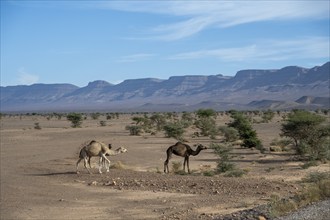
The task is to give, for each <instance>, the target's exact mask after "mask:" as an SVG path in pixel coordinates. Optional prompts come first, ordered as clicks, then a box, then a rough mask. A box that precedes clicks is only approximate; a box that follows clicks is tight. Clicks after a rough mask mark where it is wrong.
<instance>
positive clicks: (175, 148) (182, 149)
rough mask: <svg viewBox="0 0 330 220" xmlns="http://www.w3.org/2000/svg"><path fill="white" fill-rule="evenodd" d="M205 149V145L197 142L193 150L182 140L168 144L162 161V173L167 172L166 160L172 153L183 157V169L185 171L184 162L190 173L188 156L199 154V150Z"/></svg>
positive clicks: (167, 160)
mask: <svg viewBox="0 0 330 220" xmlns="http://www.w3.org/2000/svg"><path fill="white" fill-rule="evenodd" d="M205 149H207V147H205V146H203V145H201V144H197V148H196V150H195V151H194V150H193V149H191V147H190V146H189V145H188V144H184V143H182V142H177V143H176V144H174V145H172V146H170V147H169V148H168V149H167V151H166V154H167V158H166V160H165V162H164V173H166V171H167V173H168V172H169V169H168V162H169V160H170V159H171V156H172V154H175V155H177V156H180V157H184V162H183V171H186V164H187V167H188V173H190V169H189V156H190V155H192V156H196V155H198V154H199V152H201V150H205Z"/></svg>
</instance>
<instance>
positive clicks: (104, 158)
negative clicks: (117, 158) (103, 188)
mask: <svg viewBox="0 0 330 220" xmlns="http://www.w3.org/2000/svg"><path fill="white" fill-rule="evenodd" d="M102 160H104V164H105V165H106V162H108V163H109V167H107V172H109V168H110V163H111V162H110V160H109V159H108V158H107V157H106V156H105V155H104V154H101V157H100V167H99V172H100V173H102V172H101V163H102V162H103V161H102Z"/></svg>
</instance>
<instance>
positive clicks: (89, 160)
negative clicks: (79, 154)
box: [88, 157, 92, 169]
mask: <svg viewBox="0 0 330 220" xmlns="http://www.w3.org/2000/svg"><path fill="white" fill-rule="evenodd" d="M91 158H92V157H88V165H89V168H91V169H92V166H91Z"/></svg>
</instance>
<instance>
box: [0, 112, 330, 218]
mask: <svg viewBox="0 0 330 220" xmlns="http://www.w3.org/2000/svg"><path fill="white" fill-rule="evenodd" d="M131 117H132V116H131V115H129V114H126V115H120V117H119V119H111V120H108V121H107V126H102V127H101V126H100V125H99V121H100V120H105V119H103V118H102V119H98V120H92V119H89V118H88V119H87V120H84V122H83V124H82V127H81V128H71V127H70V123H69V122H68V121H67V120H66V119H65V118H62V119H61V120H58V119H55V118H51V119H49V120H48V119H46V117H43V116H22V117H20V116H11V117H9V116H5V117H2V118H1V120H0V122H1V140H0V141H1V216H0V217H1V218H0V219H216V218H220V217H221V216H223V215H225V214H229V213H232V212H236V211H239V210H243V209H248V208H252V207H255V206H258V205H261V204H266V203H267V202H268V201H270V198H271V196H273V195H277V196H280V197H287V196H290V195H294V194H295V193H298V192H299V191H300V190H301V187H300V184H299V183H298V181H299V180H301V178H302V177H304V176H306V174H307V173H309V172H313V171H318V170H319V171H324V170H327V169H328V170H329V167H328V164H324V165H320V166H318V167H312V168H309V169H302V168H301V164H302V163H301V162H297V161H295V160H293V158H294V156H293V155H292V154H291V153H290V152H280V153H274V152H269V151H266V152H265V153H264V154H262V153H260V152H259V151H258V150H255V149H252V150H251V149H242V148H240V147H239V146H236V147H235V149H234V151H233V152H232V154H231V156H232V162H233V163H235V164H236V165H237V167H239V168H241V169H243V170H245V171H246V172H247V174H246V175H244V176H243V177H224V176H223V175H213V176H205V175H203V173H204V172H205V171H210V170H212V169H214V168H215V167H216V162H217V160H218V158H217V156H216V155H215V154H214V153H213V151H212V150H211V149H208V150H204V151H202V152H201V153H200V154H199V155H197V156H195V157H194V156H191V158H190V168H191V170H193V172H192V174H186V175H179V174H174V173H170V174H164V173H163V163H164V160H165V159H166V153H165V151H166V149H167V148H168V147H169V146H170V145H172V144H174V143H175V142H176V140H174V139H172V138H165V137H164V134H163V133H161V132H159V133H157V134H156V135H150V134H143V135H141V136H130V135H129V132H128V131H127V130H125V126H126V125H129V124H130V123H132V120H131ZM280 119H281V118H280V117H278V118H275V119H274V120H273V121H272V122H271V123H260V124H255V125H254V126H255V129H256V130H257V133H258V136H259V138H260V139H261V140H262V142H263V145H264V146H265V147H266V148H267V147H269V144H270V142H271V141H272V140H273V139H274V138H279V132H280V124H281V122H280ZM229 120H230V119H229V118H228V117H227V116H219V117H218V119H217V124H218V125H225V123H226V122H228V121H229ZM35 123H39V125H40V126H41V130H38V129H34V126H35ZM194 132H195V130H193V129H191V130H189V131H188V132H187V133H186V136H185V139H187V140H188V141H189V143H188V144H190V145H191V146H193V144H195V143H202V144H204V145H207V146H208V145H209V144H210V143H211V142H220V141H221V137H217V139H215V140H211V139H209V138H207V137H198V138H193V137H192V134H193V133H194ZM93 139H96V140H100V141H102V142H104V143H112V145H113V148H117V147H120V146H124V147H125V148H127V149H128V152H127V153H124V154H120V155H117V156H111V157H110V160H111V161H112V164H115V165H116V166H115V168H113V169H111V170H110V172H109V173H106V172H105V170H104V173H102V174H98V173H97V163H98V158H93V159H92V163H93V165H94V168H93V169H92V172H93V174H91V175H90V174H88V172H87V170H86V169H84V167H83V162H81V164H80V167H79V169H80V171H81V172H80V174H76V172H75V163H76V161H77V159H78V152H79V149H80V148H81V146H82V145H83V143H85V142H87V141H90V140H93ZM172 161H177V162H183V158H180V157H176V156H173V158H172V159H171V161H170V169H171V170H172V169H173V168H172V166H171V165H172Z"/></svg>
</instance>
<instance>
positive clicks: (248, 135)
mask: <svg viewBox="0 0 330 220" xmlns="http://www.w3.org/2000/svg"><path fill="white" fill-rule="evenodd" d="M231 117H232V118H233V119H234V121H232V122H230V123H229V124H228V126H229V127H233V128H235V129H237V131H238V133H239V136H240V138H241V139H242V140H243V144H242V146H243V147H248V148H252V147H255V148H257V149H259V150H261V147H262V146H261V141H260V140H259V139H258V137H257V132H256V131H255V130H253V129H252V125H251V123H250V122H249V120H248V119H247V117H246V116H244V115H243V113H241V112H237V111H231Z"/></svg>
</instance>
